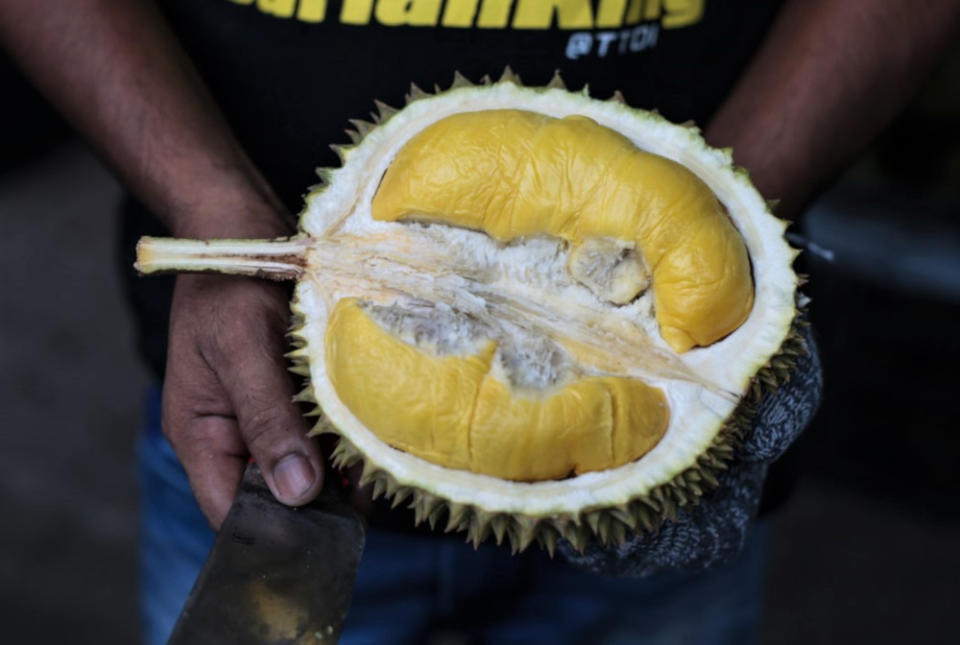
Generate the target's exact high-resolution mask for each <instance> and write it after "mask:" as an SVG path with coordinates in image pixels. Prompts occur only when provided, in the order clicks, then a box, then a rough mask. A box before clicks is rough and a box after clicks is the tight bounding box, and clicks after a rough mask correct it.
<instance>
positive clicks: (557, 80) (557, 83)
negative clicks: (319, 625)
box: [546, 69, 567, 90]
mask: <svg viewBox="0 0 960 645" xmlns="http://www.w3.org/2000/svg"><path fill="white" fill-rule="evenodd" d="M546 87H547V89H551V90H566V89H567V84H566V83H564V82H563V77H562V76H560V70H559V69H555V70H553V77H551V79H550V82H549V83H547V85H546Z"/></svg>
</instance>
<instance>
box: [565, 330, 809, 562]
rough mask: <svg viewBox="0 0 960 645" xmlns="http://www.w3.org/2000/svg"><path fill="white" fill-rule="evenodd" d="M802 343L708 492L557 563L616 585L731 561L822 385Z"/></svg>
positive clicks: (568, 550) (568, 549)
mask: <svg viewBox="0 0 960 645" xmlns="http://www.w3.org/2000/svg"><path fill="white" fill-rule="evenodd" d="M805 336H806V344H807V350H808V351H807V353H806V354H805V355H803V356H800V357H798V360H797V366H796V371H795V372H794V374H793V375H792V377H791V379H790V382H789V383H787V384H786V385H783V386H781V387H780V388H779V389H777V390H776V391H775V392H773V393H771V394H770V395H769V396H767V397H766V398H765V399H764V400H763V401H761V403H760V405H759V406H758V408H757V415H756V418H755V420H754V425H753V429H752V430H751V431H750V432H749V433H747V436H746V438H745V440H744V442H743V443H742V444H741V446H740V449H739V451H738V452H737V453H736V455H735V456H734V460H733V462H732V463H731V464H730V467H729V468H728V469H727V470H725V471H723V473H722V474H721V475H720V476H719V477H718V480H719V486H718V488H717V489H716V490H715V491H713V492H712V493H710V494H707V495H706V496H704V497H703V498H702V499H701V500H700V503H699V504H698V505H696V506H693V507H684V508H681V509H678V511H677V519H676V521H673V522H664V523H663V525H662V526H661V527H660V529H659V530H658V531H656V532H653V533H649V532H641V533H638V534H637V535H635V536H633V537H632V538H628V539H627V541H626V542H624V543H623V544H621V545H619V546H608V547H599V546H595V545H594V546H590V547H587V549H586V551H585V552H584V553H579V552H577V551H576V549H574V548H573V547H572V546H571V545H570V544H569V543H568V542H560V543H559V544H558V551H559V553H560V555H561V557H562V558H563V559H565V560H566V561H568V562H570V563H571V564H573V565H575V566H577V567H579V568H583V569H586V570H588V571H591V572H594V573H599V574H603V575H611V576H618V577H640V576H648V575H651V574H654V573H657V572H659V571H663V570H669V569H674V570H676V569H680V570H686V571H693V570H699V569H706V568H710V567H715V566H719V565H722V564H725V563H727V562H730V561H731V560H733V559H734V558H735V557H736V556H737V555H738V554H739V553H740V551H741V549H742V548H743V543H744V541H745V539H746V535H747V528H748V525H749V524H750V521H751V520H752V519H753V518H754V516H755V515H756V513H757V508H758V506H759V504H760V494H761V491H762V489H763V482H764V480H765V479H766V476H767V468H768V467H769V466H770V464H771V463H773V462H774V461H775V460H776V459H777V458H778V457H780V455H782V454H783V453H784V451H786V449H787V448H788V447H789V446H790V444H792V443H793V442H794V441H795V440H796V439H797V437H798V436H799V435H800V432H801V431H802V430H803V428H804V427H805V426H806V425H807V424H808V423H809V422H810V420H811V419H812V418H813V415H814V412H816V409H817V406H818V405H819V403H820V394H821V390H822V389H823V379H822V374H821V371H820V359H819V357H818V355H817V347H816V345H815V343H814V340H813V336H812V334H811V333H810V328H809V327H807V328H806V332H805Z"/></svg>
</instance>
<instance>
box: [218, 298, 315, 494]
mask: <svg viewBox="0 0 960 645" xmlns="http://www.w3.org/2000/svg"><path fill="white" fill-rule="evenodd" d="M248 311H249V310H248ZM281 311H282V312H285V311H286V303H285V302H284V303H283V308H282V309H280V310H279V311H278V310H277V308H276V307H264V308H255V309H254V310H253V311H252V312H251V315H249V317H248V316H244V318H246V320H234V321H233V322H232V323H231V324H232V326H233V331H234V334H235V335H233V338H232V339H231V341H232V342H231V343H230V350H229V351H225V352H223V353H222V354H221V355H220V358H221V360H222V361H223V362H224V365H223V366H222V368H221V369H218V370H217V371H218V372H219V377H220V379H221V383H223V385H224V389H225V390H226V391H227V394H228V396H229V397H230V400H231V403H232V404H233V408H234V411H235V413H236V417H237V425H238V427H239V430H240V434H241V436H242V438H243V441H244V443H245V444H246V446H247V449H248V450H249V451H250V454H251V455H252V456H253V458H254V460H255V461H256V462H257V465H259V466H260V470H261V471H262V473H263V477H264V480H265V481H266V483H267V485H268V486H269V487H270V490H271V491H272V492H273V494H274V496H275V497H276V498H277V499H278V500H280V501H281V502H283V503H284V504H288V505H290V506H300V505H302V504H306V503H307V502H309V501H311V500H312V499H313V498H315V497H316V496H317V494H318V493H319V492H320V489H321V488H322V487H323V474H324V473H323V462H322V458H321V455H320V450H319V447H318V446H317V443H316V441H314V440H313V439H311V438H310V437H308V436H307V432H308V427H307V423H306V421H305V420H304V418H303V415H302V414H301V412H300V410H299V409H298V408H297V406H296V405H295V404H294V403H293V394H294V385H293V382H292V379H291V377H290V374H289V372H288V371H287V369H286V363H285V359H284V358H283V353H284V349H285V343H284V330H285V329H286V322H287V321H286V319H285V315H282V314H281V313H280V312H281ZM251 318H252V319H251ZM224 349H227V348H224Z"/></svg>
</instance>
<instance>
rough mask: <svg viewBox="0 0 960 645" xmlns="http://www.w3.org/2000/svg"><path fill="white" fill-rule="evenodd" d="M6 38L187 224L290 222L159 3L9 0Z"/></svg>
mask: <svg viewBox="0 0 960 645" xmlns="http://www.w3.org/2000/svg"><path fill="white" fill-rule="evenodd" d="M0 38H2V39H3V43H4V44H5V45H6V47H7V48H8V49H9V51H10V52H11V54H12V55H13V56H14V58H15V59H16V60H17V61H18V62H19V63H20V64H21V66H22V67H23V68H24V69H25V70H26V72H27V74H28V75H29V76H30V77H31V78H32V79H33V81H34V82H35V83H36V85H37V86H38V87H39V88H40V90H41V91H42V92H43V93H44V94H45V95H46V96H47V97H48V98H49V100H50V101H51V102H52V103H54V104H55V105H56V106H57V107H58V108H59V109H60V111H61V112H62V113H63V114H64V115H65V116H66V117H67V118H68V120H70V121H71V122H72V123H73V125H74V126H75V127H76V128H77V130H79V131H80V132H81V133H82V134H83V135H84V136H86V137H87V138H88V139H89V140H90V141H91V143H92V144H93V145H94V146H95V147H96V148H97V149H98V150H99V151H100V153H101V154H102V155H103V157H104V158H105V159H106V160H107V161H108V163H110V165H111V166H113V168H114V169H115V171H116V172H117V174H118V175H119V176H120V177H121V179H122V180H123V181H124V182H125V183H126V184H127V186H128V187H129V188H130V189H131V190H132V191H133V192H134V193H135V194H136V195H137V196H138V197H139V198H140V199H142V200H143V201H144V202H145V203H146V204H147V205H148V206H149V207H150V208H151V209H152V210H153V211H154V212H155V213H157V214H158V215H159V216H160V217H161V218H162V219H163V220H164V221H165V223H166V224H167V225H168V227H169V228H170V229H171V230H173V231H174V233H175V234H177V235H181V236H190V237H215V236H227V235H230V236H239V235H245V236H272V235H277V234H281V233H283V232H285V227H286V223H285V222H284V220H283V218H282V217H281V216H280V215H279V213H280V212H281V210H282V209H281V207H280V206H279V202H278V201H277V199H276V198H275V197H274V195H273V193H272V191H271V190H270V188H269V186H267V184H266V182H265V181H264V180H263V178H262V177H261V176H260V174H259V173H258V172H257V170H256V169H255V168H254V167H253V164H252V163H251V162H250V161H249V159H248V158H247V156H246V155H245V154H244V152H243V150H242V149H241V148H240V146H239V144H238V143H237V142H236V140H235V139H234V137H233V135H232V134H231V132H230V130H229V128H228V127H227V125H226V123H225V122H224V120H223V118H222V117H221V115H220V113H219V110H218V109H217V108H216V106H215V105H214V102H213V100H212V99H211V98H210V96H209V94H208V92H207V91H206V89H205V88H204V86H203V83H202V82H201V80H200V78H199V76H198V74H197V73H196V71H195V70H194V68H193V66H192V64H191V63H190V61H189V60H188V59H187V57H186V55H185V54H184V53H183V51H182V50H181V48H180V46H179V44H178V43H177V41H176V40H175V38H174V37H173V35H172V34H171V33H170V32H169V30H168V29H167V27H166V25H165V23H164V20H163V18H162V16H161V15H160V14H159V12H158V11H157V9H156V7H155V6H153V4H152V3H151V2H148V1H141V0H64V1H61V2H55V1H41V2H38V1H36V0H0Z"/></svg>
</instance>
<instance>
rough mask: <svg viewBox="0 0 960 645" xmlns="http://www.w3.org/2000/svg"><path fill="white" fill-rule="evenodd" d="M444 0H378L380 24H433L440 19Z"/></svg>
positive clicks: (377, 13)
mask: <svg viewBox="0 0 960 645" xmlns="http://www.w3.org/2000/svg"><path fill="white" fill-rule="evenodd" d="M441 2H442V0H378V2H377V11H376V16H377V20H378V21H379V22H380V24H383V25H388V26H391V27H395V26H397V25H418V26H420V27H424V26H433V25H436V24H437V21H438V20H439V19H440V3H441Z"/></svg>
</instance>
